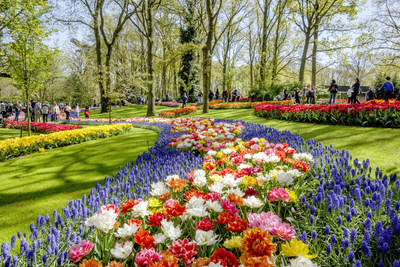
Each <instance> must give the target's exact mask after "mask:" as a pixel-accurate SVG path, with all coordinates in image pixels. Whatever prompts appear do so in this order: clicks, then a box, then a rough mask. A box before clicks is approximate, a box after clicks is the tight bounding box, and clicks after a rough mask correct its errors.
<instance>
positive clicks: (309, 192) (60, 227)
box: [0, 118, 400, 267]
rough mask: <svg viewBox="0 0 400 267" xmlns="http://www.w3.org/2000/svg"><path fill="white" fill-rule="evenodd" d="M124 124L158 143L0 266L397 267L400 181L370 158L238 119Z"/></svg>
mask: <svg viewBox="0 0 400 267" xmlns="http://www.w3.org/2000/svg"><path fill="white" fill-rule="evenodd" d="M91 121H92V122H97V123H99V122H101V121H100V120H91ZM121 122H123V123H121V124H113V126H115V127H117V126H118V125H120V126H121V127H123V125H125V126H124V127H127V126H126V122H131V123H133V124H134V125H136V124H140V125H142V127H149V126H151V127H154V126H156V127H158V128H160V129H161V133H160V136H159V140H158V141H157V142H156V144H155V145H154V146H153V147H152V148H151V149H150V150H149V152H146V153H144V154H142V155H141V156H139V157H138V158H137V159H136V161H135V162H134V163H133V164H131V163H129V164H127V165H126V166H125V168H122V169H120V170H119V171H118V173H116V174H115V175H114V176H113V177H111V178H106V179H105V181H104V183H103V185H100V184H97V186H96V187H94V188H93V189H92V190H91V193H90V195H88V196H86V195H84V196H83V197H82V198H81V199H78V200H73V201H71V202H70V203H69V205H68V206H66V207H65V208H64V209H63V210H62V212H61V213H59V212H57V211H54V213H53V214H50V215H49V214H47V215H41V216H38V218H37V221H36V222H34V223H32V224H31V226H30V230H31V231H30V233H24V234H21V233H20V232H19V233H18V234H16V235H14V236H13V238H12V239H11V242H4V243H3V244H2V246H1V257H0V259H1V264H2V265H4V266H73V265H77V266H124V265H126V266H246V267H247V266H399V261H398V258H399V253H400V251H399V248H400V221H399V217H398V213H399V208H400V182H399V181H400V180H397V176H396V175H395V174H392V175H388V174H384V173H382V172H381V171H380V170H379V168H377V169H376V170H372V168H371V166H370V162H369V161H368V160H367V161H362V162H360V161H358V160H357V159H353V157H352V156H351V155H350V153H349V152H347V151H344V150H343V151H339V150H336V149H334V148H332V147H328V146H323V145H322V144H320V143H317V142H315V141H313V140H309V141H305V140H304V139H302V138H300V137H299V136H298V135H293V134H291V133H290V132H279V131H277V130H275V129H273V128H268V127H266V126H263V125H259V124H252V123H246V122H240V121H229V120H221V119H216V120H211V119H191V118H182V119H157V118H154V119H141V118H133V119H126V120H121ZM100 127H107V126H100ZM91 128H98V127H90V128H87V129H91ZM81 130H86V129H81ZM81 130H73V131H81ZM65 132H68V131H64V132H60V133H54V134H61V133H65ZM50 135H51V134H50Z"/></svg>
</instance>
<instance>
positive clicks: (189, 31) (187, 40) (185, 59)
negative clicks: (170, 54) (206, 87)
mask: <svg viewBox="0 0 400 267" xmlns="http://www.w3.org/2000/svg"><path fill="white" fill-rule="evenodd" d="M182 8H183V12H182V20H183V23H182V26H181V29H180V31H181V34H180V43H181V45H182V46H183V48H184V49H185V52H184V53H183V55H182V57H181V66H180V70H179V73H178V76H179V81H180V83H179V93H180V96H182V95H183V93H184V92H185V91H186V92H188V96H189V102H193V101H195V96H194V92H195V88H196V87H198V84H199V78H198V70H197V67H196V56H197V55H196V51H195V48H194V46H195V45H196V38H197V35H198V34H197V25H196V17H195V16H196V14H195V11H196V10H195V8H196V1H195V0H187V1H184V2H183V3H182Z"/></svg>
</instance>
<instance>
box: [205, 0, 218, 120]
mask: <svg viewBox="0 0 400 267" xmlns="http://www.w3.org/2000/svg"><path fill="white" fill-rule="evenodd" d="M211 5H212V4H211V0H207V1H206V6H207V7H206V8H207V18H208V29H207V39H206V43H205V44H204V46H203V48H202V56H203V62H202V72H203V113H208V93H209V92H210V86H211V64H212V58H211V57H212V56H211V46H212V40H213V34H214V30H215V27H214V18H213V14H212V6H211Z"/></svg>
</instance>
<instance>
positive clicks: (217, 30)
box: [202, 0, 246, 113]
mask: <svg viewBox="0 0 400 267" xmlns="http://www.w3.org/2000/svg"><path fill="white" fill-rule="evenodd" d="M205 2H206V3H205V7H204V8H203V9H205V15H204V17H205V18H204V21H202V24H203V29H204V32H205V35H206V38H205V42H204V43H203V47H202V80H203V113H208V93H209V91H210V88H211V68H212V55H213V52H214V50H215V47H216V45H217V44H218V41H219V40H220V39H221V37H222V35H223V34H224V33H225V31H226V30H227V28H228V27H229V25H232V24H235V23H236V22H235V21H234V20H235V18H236V16H237V15H238V14H240V12H241V11H242V10H243V9H244V8H245V6H246V3H245V2H244V1H241V0H232V1H225V5H226V6H227V12H225V16H224V19H225V20H224V21H223V23H222V24H221V25H218V19H219V17H220V15H221V10H222V8H223V1H222V0H206V1H205ZM217 26H219V27H217Z"/></svg>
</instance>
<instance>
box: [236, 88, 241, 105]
mask: <svg viewBox="0 0 400 267" xmlns="http://www.w3.org/2000/svg"><path fill="white" fill-rule="evenodd" d="M239 100H240V90H237V95H236V101H237V102H239Z"/></svg>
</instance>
